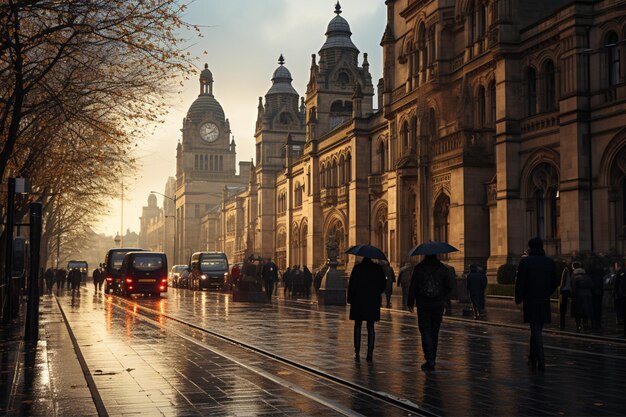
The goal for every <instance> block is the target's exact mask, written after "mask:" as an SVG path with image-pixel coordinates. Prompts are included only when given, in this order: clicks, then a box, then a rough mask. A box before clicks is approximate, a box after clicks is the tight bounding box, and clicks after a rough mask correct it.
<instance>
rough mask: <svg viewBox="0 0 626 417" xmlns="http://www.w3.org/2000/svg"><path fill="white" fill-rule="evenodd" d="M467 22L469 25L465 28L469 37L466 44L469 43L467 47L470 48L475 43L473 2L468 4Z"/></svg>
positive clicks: (474, 7) (474, 10)
mask: <svg viewBox="0 0 626 417" xmlns="http://www.w3.org/2000/svg"><path fill="white" fill-rule="evenodd" d="M467 21H468V25H469V27H468V28H467V30H468V36H469V38H468V41H469V42H468V43H469V46H471V45H473V44H474V42H476V6H475V5H474V2H473V1H472V3H471V4H470V7H469V10H468V13H467Z"/></svg>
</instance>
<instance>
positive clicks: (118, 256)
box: [102, 248, 143, 293]
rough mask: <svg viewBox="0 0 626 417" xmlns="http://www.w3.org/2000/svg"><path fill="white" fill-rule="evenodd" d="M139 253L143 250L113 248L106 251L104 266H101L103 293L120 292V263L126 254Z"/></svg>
mask: <svg viewBox="0 0 626 417" xmlns="http://www.w3.org/2000/svg"><path fill="white" fill-rule="evenodd" d="M140 251H143V249H139V248H115V249H109V250H108V252H107V254H106V256H105V257H104V264H103V265H102V267H103V268H104V279H105V287H104V292H105V293H108V292H110V291H114V292H117V291H119V290H120V288H121V287H122V277H121V275H120V272H119V270H120V268H121V267H122V261H123V260H124V256H126V254H127V253H128V252H140Z"/></svg>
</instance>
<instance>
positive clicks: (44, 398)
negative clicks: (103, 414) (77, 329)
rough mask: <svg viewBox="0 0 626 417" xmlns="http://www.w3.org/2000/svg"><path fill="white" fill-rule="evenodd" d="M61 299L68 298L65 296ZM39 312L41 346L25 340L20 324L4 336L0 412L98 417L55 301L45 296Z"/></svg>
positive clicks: (0, 373)
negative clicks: (32, 344)
mask: <svg viewBox="0 0 626 417" xmlns="http://www.w3.org/2000/svg"><path fill="white" fill-rule="evenodd" d="M60 297H61V298H65V297H69V296H66V295H64V294H63V293H62V294H61V295H60ZM39 311H40V321H39V342H38V343H37V345H36V346H35V347H28V346H27V344H26V343H24V342H23V341H22V340H23V326H21V325H20V326H18V327H17V329H13V330H12V331H6V330H5V331H3V332H0V340H2V348H1V349H0V354H1V355H2V360H1V361H0V382H1V384H0V414H2V415H7V416H26V415H27V416H46V417H47V416H64V417H65V416H97V415H98V413H97V411H96V408H95V405H94V402H93V399H92V397H91V392H90V391H89V388H88V386H87V382H86V381H85V377H84V374H83V371H82V368H81V366H80V363H79V361H78V358H77V356H76V352H75V351H74V346H73V344H72V341H71V338H70V335H69V333H68V330H67V327H66V325H65V322H64V321H63V318H62V316H61V312H60V310H59V307H58V305H57V303H56V300H55V297H54V296H52V295H44V296H43V297H41V301H40V310H39Z"/></svg>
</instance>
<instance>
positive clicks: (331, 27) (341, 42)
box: [320, 2, 359, 52]
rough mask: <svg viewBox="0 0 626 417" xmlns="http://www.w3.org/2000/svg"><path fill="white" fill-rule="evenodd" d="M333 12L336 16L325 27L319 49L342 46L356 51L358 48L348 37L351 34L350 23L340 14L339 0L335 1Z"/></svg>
mask: <svg viewBox="0 0 626 417" xmlns="http://www.w3.org/2000/svg"><path fill="white" fill-rule="evenodd" d="M335 13H336V14H337V16H335V17H334V18H333V20H331V21H330V23H329V24H328V27H327V28H326V42H325V43H324V45H323V46H322V49H320V51H323V50H325V49H330V48H343V49H354V50H356V51H357V52H358V51H359V50H358V49H357V47H356V46H355V45H354V43H352V39H351V38H350V37H351V36H352V31H350V25H349V24H348V21H347V20H346V19H344V18H343V17H341V16H340V14H341V6H340V5H339V2H337V6H335Z"/></svg>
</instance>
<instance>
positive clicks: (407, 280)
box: [398, 262, 413, 310]
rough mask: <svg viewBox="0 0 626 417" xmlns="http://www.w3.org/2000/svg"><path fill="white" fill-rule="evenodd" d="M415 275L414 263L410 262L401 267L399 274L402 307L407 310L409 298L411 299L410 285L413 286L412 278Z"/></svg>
mask: <svg viewBox="0 0 626 417" xmlns="http://www.w3.org/2000/svg"><path fill="white" fill-rule="evenodd" d="M412 277H413V265H411V263H410V262H407V263H405V264H404V266H403V267H402V268H400V273H399V274H398V287H400V288H401V289H402V309H403V310H407V309H408V307H407V300H408V299H409V287H410V286H411V278H412Z"/></svg>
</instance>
